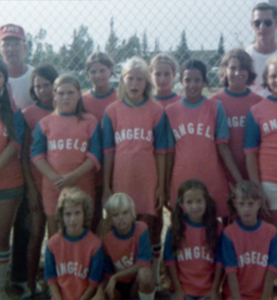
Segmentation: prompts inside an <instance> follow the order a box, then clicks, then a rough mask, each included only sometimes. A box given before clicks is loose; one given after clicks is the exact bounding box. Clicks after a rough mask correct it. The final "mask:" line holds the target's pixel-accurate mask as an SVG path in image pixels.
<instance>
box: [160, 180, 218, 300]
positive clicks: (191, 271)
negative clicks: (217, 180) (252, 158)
mask: <svg viewBox="0 0 277 300" xmlns="http://www.w3.org/2000/svg"><path fill="white" fill-rule="evenodd" d="M222 229H223V226H222V224H221V223H220V222H218V221H217V218H216V205H215V202H214V201H213V199H212V198H211V197H210V195H209V193H208V190H207V188H206V186H205V185H204V183H203V182H201V181H199V180H197V179H190V180H188V181H185V182H183V183H182V184H181V185H180V187H179V190H178V201H177V202H176V203H175V205H174V209H173V212H172V227H171V228H169V229H168V231H167V235H166V240H165V249H164V262H165V266H166V267H167V270H168V273H169V276H170V278H171V282H172V285H173V288H174V294H173V298H172V299H173V300H184V299H186V300H200V299H202V300H204V299H210V300H217V299H220V297H219V289H220V283H221V279H222V260H221V253H220V242H219V236H220V235H221V232H222Z"/></svg>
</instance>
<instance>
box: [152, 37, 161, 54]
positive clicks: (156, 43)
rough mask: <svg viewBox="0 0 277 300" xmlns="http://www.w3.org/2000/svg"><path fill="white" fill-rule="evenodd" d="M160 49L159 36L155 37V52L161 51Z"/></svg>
mask: <svg viewBox="0 0 277 300" xmlns="http://www.w3.org/2000/svg"><path fill="white" fill-rule="evenodd" d="M160 51H161V50H160V40H159V39H158V38H156V39H155V45H154V52H155V54H157V53H159V52H160Z"/></svg>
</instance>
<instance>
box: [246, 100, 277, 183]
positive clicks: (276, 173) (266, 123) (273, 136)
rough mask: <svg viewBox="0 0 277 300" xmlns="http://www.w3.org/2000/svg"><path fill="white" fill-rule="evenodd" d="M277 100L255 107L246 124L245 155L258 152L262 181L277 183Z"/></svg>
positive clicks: (264, 102) (261, 103) (265, 101)
mask: <svg viewBox="0 0 277 300" xmlns="http://www.w3.org/2000/svg"><path fill="white" fill-rule="evenodd" d="M276 149H277V98H274V97H272V96H268V97H267V98H266V99H263V101H262V102H260V103H258V104H256V105H255V106H253V107H252V108H251V110H250V112H249V114H248V116H247V119H246V124H245V143H244V151H245V153H246V154H247V153H250V152H258V158H259V174H260V178H261V181H266V182H272V183H277V152H276Z"/></svg>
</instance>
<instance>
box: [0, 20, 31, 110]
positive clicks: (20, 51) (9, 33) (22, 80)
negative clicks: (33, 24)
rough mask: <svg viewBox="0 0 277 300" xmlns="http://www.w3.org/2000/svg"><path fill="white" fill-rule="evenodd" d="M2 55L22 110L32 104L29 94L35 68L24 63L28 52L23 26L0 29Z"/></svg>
mask: <svg viewBox="0 0 277 300" xmlns="http://www.w3.org/2000/svg"><path fill="white" fill-rule="evenodd" d="M0 41H1V48H0V49H1V54H2V56H3V59H4V62H5V63H6V64H7V66H8V71H9V83H10V84H11V88H12V93H13V98H14V100H15V103H16V104H17V106H18V107H20V108H25V107H26V106H28V105H30V104H32V103H33V102H32V99H31V97H30V94H29V87H30V78H31V73H32V71H33V69H34V68H33V67H32V66H29V65H27V64H26V63H25V62H24V55H25V52H26V50H27V45H26V43H25V32H24V29H23V28H22V27H21V26H18V25H15V24H6V25H3V26H1V27H0Z"/></svg>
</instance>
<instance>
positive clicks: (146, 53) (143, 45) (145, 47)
mask: <svg viewBox="0 0 277 300" xmlns="http://www.w3.org/2000/svg"><path fill="white" fill-rule="evenodd" d="M141 57H142V58H143V59H144V60H146V61H147V62H149V49H148V40H147V34H146V30H144V32H143V36H142V43H141Z"/></svg>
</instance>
